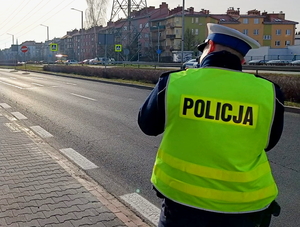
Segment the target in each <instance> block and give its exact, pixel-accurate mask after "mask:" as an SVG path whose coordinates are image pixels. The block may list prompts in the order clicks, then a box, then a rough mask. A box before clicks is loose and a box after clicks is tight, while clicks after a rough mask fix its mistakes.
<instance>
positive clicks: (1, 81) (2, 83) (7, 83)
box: [0, 81, 24, 89]
mask: <svg viewBox="0 0 300 227" xmlns="http://www.w3.org/2000/svg"><path fill="white" fill-rule="evenodd" d="M0 83H2V84H6V85H8V86H12V87H16V88H19V89H24V88H23V87H19V86H17V85H13V84H10V83H6V82H3V81H0Z"/></svg>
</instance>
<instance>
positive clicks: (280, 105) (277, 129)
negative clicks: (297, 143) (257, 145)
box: [265, 84, 284, 151]
mask: <svg viewBox="0 0 300 227" xmlns="http://www.w3.org/2000/svg"><path fill="white" fill-rule="evenodd" d="M274 86H275V95H276V101H275V115H274V120H273V124H272V128H271V133H270V139H269V144H268V146H267V147H266V149H265V151H269V150H271V149H272V148H273V147H274V146H275V145H276V144H277V143H278V141H279V139H280V137H281V134H282V130H283V121H284V95H283V93H282V91H281V90H280V87H279V86H278V85H277V84H274Z"/></svg>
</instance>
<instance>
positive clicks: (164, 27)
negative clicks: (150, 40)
mask: <svg viewBox="0 0 300 227" xmlns="http://www.w3.org/2000/svg"><path fill="white" fill-rule="evenodd" d="M165 29H166V26H165V25H159V26H158V27H157V26H152V27H150V31H157V30H159V31H161V30H165Z"/></svg>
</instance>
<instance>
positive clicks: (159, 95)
mask: <svg viewBox="0 0 300 227" xmlns="http://www.w3.org/2000/svg"><path fill="white" fill-rule="evenodd" d="M167 80H168V75H164V76H161V77H160V78H159V81H158V83H157V84H156V86H155V88H154V89H153V90H152V92H151V93H150V95H149V96H148V98H147V99H146V101H145V102H144V104H143V105H142V107H141V108H140V110H139V115H138V124H139V127H140V128H141V130H142V131H143V132H144V133H145V134H147V135H150V136H157V135H159V134H161V133H163V131H164V126H165V101H164V99H165V90H166V84H167Z"/></svg>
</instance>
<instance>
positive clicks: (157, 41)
mask: <svg viewBox="0 0 300 227" xmlns="http://www.w3.org/2000/svg"><path fill="white" fill-rule="evenodd" d="M157 62H159V24H157Z"/></svg>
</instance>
